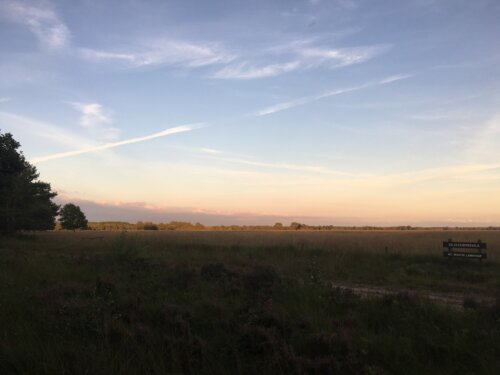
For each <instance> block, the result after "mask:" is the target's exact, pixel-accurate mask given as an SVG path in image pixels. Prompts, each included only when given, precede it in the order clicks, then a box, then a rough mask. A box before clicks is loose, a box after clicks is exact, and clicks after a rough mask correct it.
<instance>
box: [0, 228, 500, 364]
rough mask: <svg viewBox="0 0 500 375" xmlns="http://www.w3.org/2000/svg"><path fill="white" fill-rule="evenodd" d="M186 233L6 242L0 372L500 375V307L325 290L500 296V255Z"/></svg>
mask: <svg viewBox="0 0 500 375" xmlns="http://www.w3.org/2000/svg"><path fill="white" fill-rule="evenodd" d="M229 235H230V236H232V234H229ZM386 235H387V236H389V235H388V234H386ZM421 235H422V236H425V235H426V234H425V233H423V234H421ZM175 236H177V234H176V235H175ZM184 236H185V237H183V238H184V240H182V238H180V237H169V236H166V235H163V234H161V233H159V234H158V235H156V236H155V235H150V234H148V235H147V236H143V235H137V234H133V233H132V234H119V233H115V234H113V235H109V234H106V235H104V236H101V234H100V233H96V232H93V233H85V234H80V233H76V234H73V233H47V234H40V235H33V236H23V237H21V238H3V239H0V327H1V328H0V330H1V331H0V334H1V336H0V373H2V374H62V373H67V374H112V373H119V374H144V373H148V374H165V373H192V374H234V373H241V374H254V373H260V374H280V373H281V374H290V373H291V374H293V373H296V374H303V373H311V374H325V373H326V374H328V373H342V374H349V373H351V374H359V373H366V374H386V373H387V374H422V373H441V374H467V373H471V374H472V373H474V374H479V373H482V374H497V373H498V369H499V368H500V306H493V307H474V306H473V305H472V308H466V309H465V310H464V311H463V312H461V311H455V310H452V309H450V308H447V307H446V306H440V305H435V304H432V303H430V302H427V301H423V300H420V299H417V298H414V297H410V296H408V295H405V294H401V295H396V296H388V297H385V298H381V299H360V298H359V297H358V296H355V295H352V294H350V293H346V292H341V291H338V290H334V289H331V288H329V287H328V286H327V282H328V281H330V280H336V281H342V282H352V283H367V284H376V285H384V286H389V287H401V286H403V287H412V288H417V289H418V288H420V289H432V290H439V291H453V292H462V293H463V292H466V293H470V294H471V295H475V294H477V295H484V296H490V297H491V296H495V295H497V294H498V292H499V291H500V265H499V264H498V263H497V262H496V261H495V259H494V258H493V261H487V262H483V263H482V264H481V263H479V262H474V261H452V262H449V261H448V260H446V259H442V255H441V253H440V252H437V253H436V254H435V255H434V254H432V253H431V252H429V251H423V252H418V251H409V252H404V251H403V250H399V249H398V250H397V251H388V252H387V253H386V252H385V249H384V247H383V246H382V250H381V251H378V250H377V251H375V250H373V249H372V248H370V246H369V244H370V243H371V242H370V241H371V240H372V238H371V239H370V241H364V240H363V238H362V235H361V234H360V235H359V237H357V239H356V240H354V237H352V238H351V240H352V241H351V242H348V241H347V240H345V239H342V241H344V242H343V243H344V244H345V247H342V246H340V244H339V243H335V241H334V239H330V240H328V241H330V242H328V243H329V244H334V245H333V246H331V248H330V249H329V247H330V246H325V245H321V244H319V245H318V242H314V241H309V242H307V241H306V240H304V238H300V239H299V240H294V241H290V242H287V241H283V242H282V245H280V243H279V242H276V241H274V240H269V241H267V242H268V243H269V244H270V245H269V246H265V245H263V244H262V243H259V241H261V240H258V239H253V240H252V239H251V238H250V237H247V234H245V237H244V240H242V239H241V237H238V238H237V240H236V241H234V238H233V239H232V240H231V241H229V240H224V241H221V239H224V238H223V237H217V241H215V240H213V237H211V236H215V237H216V236H219V234H208V233H207V234H206V236H207V237H206V241H203V239H200V238H197V237H190V235H188V234H184ZM255 236H259V234H258V233H256V234H255ZM264 236H267V234H266V235H264ZM280 236H281V234H280ZM396 236H397V235H396ZM101 237H103V238H101ZM266 238H267V237H266ZM323 240H324V239H322V241H323ZM418 240H419V241H420V240H422V241H423V239H418ZM252 241H253V242H252ZM273 241H274V242H273ZM342 241H341V242H342ZM391 241H399V242H398V244H399V243H400V245H398V246H402V244H403V243H404V242H402V240H401V239H391ZM381 243H382V242H381ZM410 246H411V245H410Z"/></svg>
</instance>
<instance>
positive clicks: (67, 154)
mask: <svg viewBox="0 0 500 375" xmlns="http://www.w3.org/2000/svg"><path fill="white" fill-rule="evenodd" d="M204 126H205V125H204V124H202V123H198V124H189V125H181V126H176V127H174V128H170V129H165V130H163V131H161V132H158V133H154V134H151V135H147V136H145V137H139V138H130V139H126V140H123V141H119V142H113V143H106V144H103V145H100V146H93V147H87V148H82V149H80V150H74V151H67V152H60V153H57V154H52V155H47V156H41V157H38V158H34V159H32V160H30V162H31V163H41V162H44V161H48V160H54V159H62V158H67V157H70V156H75V155H81V154H87V153H89V152H96V151H102V150H108V149H110V148H115V147H119V146H124V145H129V144H132V143H139V142H144V141H149V140H151V139H155V138H160V137H166V136H169V135H172V134H176V133H183V132H188V131H191V130H195V129H199V128H202V127H204Z"/></svg>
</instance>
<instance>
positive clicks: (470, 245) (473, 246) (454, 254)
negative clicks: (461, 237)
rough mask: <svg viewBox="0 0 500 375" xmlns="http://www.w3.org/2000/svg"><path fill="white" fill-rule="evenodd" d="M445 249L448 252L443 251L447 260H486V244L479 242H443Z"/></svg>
mask: <svg viewBox="0 0 500 375" xmlns="http://www.w3.org/2000/svg"><path fill="white" fill-rule="evenodd" d="M443 247H445V248H447V249H448V250H445V251H443V256H444V257H446V258H466V259H479V260H482V259H486V258H487V257H486V253H485V252H483V250H486V243H484V242H482V241H481V240H478V241H477V242H453V241H452V240H451V239H450V240H448V241H444V242H443ZM455 249H461V250H462V249H463V250H465V249H467V250H476V251H477V252H471V251H456V250H455Z"/></svg>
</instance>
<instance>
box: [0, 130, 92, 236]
mask: <svg viewBox="0 0 500 375" xmlns="http://www.w3.org/2000/svg"><path fill="white" fill-rule="evenodd" d="M20 147H21V145H20V144H19V142H18V141H16V140H15V139H14V137H13V136H12V134H10V133H5V134H2V133H1V132H0V233H2V234H10V233H14V232H16V231H20V230H28V231H33V230H49V229H54V228H55V226H56V218H57V217H59V223H60V226H61V227H62V228H64V229H86V228H87V219H86V218H85V215H84V214H83V212H82V211H81V209H80V207H78V206H76V205H74V204H71V203H69V204H66V205H64V206H63V207H62V208H61V207H60V206H59V205H58V204H56V203H55V202H54V201H53V199H54V198H55V197H56V196H57V193H56V192H54V191H52V188H51V186H50V184H48V183H46V182H43V181H40V180H39V173H38V172H37V169H36V167H35V166H33V165H32V164H30V163H29V162H28V161H27V160H26V158H25V157H24V155H23V153H22V152H21V151H20V150H19V148H20Z"/></svg>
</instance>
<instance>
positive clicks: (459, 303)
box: [330, 282, 496, 310]
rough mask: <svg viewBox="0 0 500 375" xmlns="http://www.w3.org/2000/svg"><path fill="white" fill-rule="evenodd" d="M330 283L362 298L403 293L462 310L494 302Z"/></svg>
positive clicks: (451, 295) (473, 298)
mask: <svg viewBox="0 0 500 375" xmlns="http://www.w3.org/2000/svg"><path fill="white" fill-rule="evenodd" d="M330 285H331V287H332V288H335V289H338V290H341V291H346V292H351V293H354V294H355V295H358V296H361V297H363V298H382V297H384V296H396V295H401V294H403V295H408V296H414V297H417V298H423V299H427V300H430V301H433V302H436V303H439V304H444V305H447V306H449V307H451V308H454V309H457V310H463V309H464V307H467V306H470V307H474V306H493V305H494V304H495V302H496V300H495V298H491V297H484V296H478V295H471V294H460V293H444V292H433V291H429V290H414V289H407V288H385V287H379V286H372V285H361V284H346V283H337V282H331V284H330Z"/></svg>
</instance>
